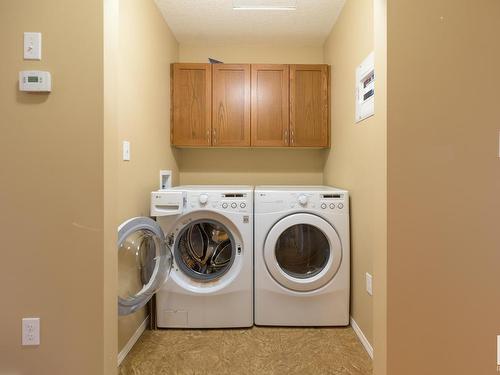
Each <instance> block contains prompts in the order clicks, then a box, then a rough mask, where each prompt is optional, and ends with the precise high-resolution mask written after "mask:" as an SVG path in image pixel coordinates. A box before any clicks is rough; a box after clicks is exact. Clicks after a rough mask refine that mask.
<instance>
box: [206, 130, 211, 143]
mask: <svg viewBox="0 0 500 375" xmlns="http://www.w3.org/2000/svg"><path fill="white" fill-rule="evenodd" d="M207 140H208V144H209V145H210V142H211V139H210V129H208V130H207Z"/></svg>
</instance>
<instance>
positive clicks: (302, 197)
mask: <svg viewBox="0 0 500 375" xmlns="http://www.w3.org/2000/svg"><path fill="white" fill-rule="evenodd" d="M298 201H299V203H300V205H301V206H305V205H306V204H307V201H308V199H307V195H304V194H302V195H299V199H298Z"/></svg>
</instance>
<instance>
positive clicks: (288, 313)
mask: <svg viewBox="0 0 500 375" xmlns="http://www.w3.org/2000/svg"><path fill="white" fill-rule="evenodd" d="M254 219H255V270H254V272H255V324H258V325H271V326H345V325H348V324H349V285H350V276H349V272H350V270H349V263H350V260H349V258H350V250H349V248H350V247H349V194H348V192H347V191H345V190H340V189H336V188H332V187H328V186H257V187H256V188H255V217H254Z"/></svg>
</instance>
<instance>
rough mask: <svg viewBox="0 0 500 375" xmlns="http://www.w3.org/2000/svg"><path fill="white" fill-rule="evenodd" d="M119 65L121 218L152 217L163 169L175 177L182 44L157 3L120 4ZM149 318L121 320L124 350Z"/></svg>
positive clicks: (137, 316) (140, 0)
mask: <svg viewBox="0 0 500 375" xmlns="http://www.w3.org/2000/svg"><path fill="white" fill-rule="evenodd" d="M119 20H120V25H119V54H118V56H119V57H118V58H119V63H118V97H117V100H118V103H117V107H118V140H119V144H120V147H118V149H119V150H118V151H119V152H118V155H117V157H118V158H121V154H120V152H121V142H122V141H123V140H128V141H130V144H131V161H129V162H125V161H122V160H121V159H120V160H119V162H118V171H117V172H118V176H117V178H118V186H119V188H118V190H117V212H116V215H117V219H118V222H123V221H125V220H127V219H128V218H131V217H134V216H149V204H150V200H149V194H150V192H151V191H152V190H154V189H157V188H158V187H159V186H158V185H159V171H160V169H171V170H172V171H173V172H174V183H177V182H178V170H177V163H176V160H175V157H174V150H172V149H171V148H170V146H169V144H170V127H169V126H170V125H169V124H170V63H172V62H175V61H177V60H178V43H177V41H176V40H175V38H174V37H173V35H172V33H171V31H170V30H169V28H168V26H167V25H166V23H165V22H164V20H163V18H162V16H161V14H160V12H159V11H158V9H157V8H156V6H155V4H154V2H153V1H152V0H151V1H149V0H148V1H143V0H120V18H119ZM144 318H145V312H144V310H141V311H139V312H137V313H135V314H133V315H130V316H127V317H120V318H119V320H118V321H119V327H118V350H121V349H122V348H123V346H124V345H125V344H126V342H127V341H128V340H129V338H130V337H131V335H132V334H133V333H134V332H135V330H136V329H137V327H138V326H139V325H140V324H141V323H142V321H143V320H144Z"/></svg>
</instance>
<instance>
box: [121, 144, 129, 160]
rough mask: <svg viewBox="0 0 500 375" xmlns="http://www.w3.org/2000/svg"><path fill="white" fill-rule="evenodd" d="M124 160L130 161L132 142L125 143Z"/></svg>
mask: <svg viewBox="0 0 500 375" xmlns="http://www.w3.org/2000/svg"><path fill="white" fill-rule="evenodd" d="M123 160H124V161H130V142H129V141H123Z"/></svg>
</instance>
